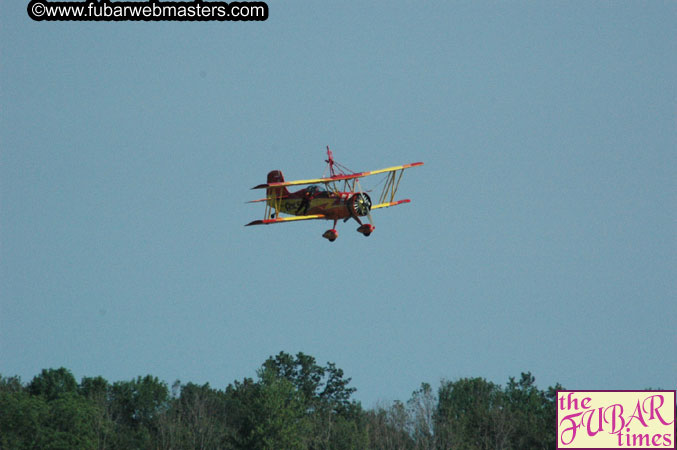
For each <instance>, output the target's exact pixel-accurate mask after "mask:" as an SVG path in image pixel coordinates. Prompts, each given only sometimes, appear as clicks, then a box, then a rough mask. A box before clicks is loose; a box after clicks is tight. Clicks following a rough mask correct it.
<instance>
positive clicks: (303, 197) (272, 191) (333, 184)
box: [245, 147, 423, 242]
mask: <svg viewBox="0 0 677 450" xmlns="http://www.w3.org/2000/svg"><path fill="white" fill-rule="evenodd" d="M327 157H328V159H327V160H326V161H325V162H326V163H327V164H328V167H329V177H326V178H315V179H310V180H296V181H284V177H283V176H282V172H281V171H279V170H273V171H272V172H269V173H268V182H267V183H265V184H259V185H258V186H254V187H253V188H252V189H265V190H266V198H262V199H259V200H252V201H250V202H247V203H257V202H265V203H266V210H265V212H264V218H263V220H254V221H253V222H249V223H248V224H247V225H245V226H249V225H269V224H272V223H282V222H292V221H297V220H313V219H324V220H333V221H334V226H333V227H332V229H330V230H327V231H325V232H324V234H323V235H322V237H324V238H326V239H328V240H329V241H330V242H334V241H335V240H336V238H337V237H338V231H336V222H338V220H340V219H343V221H344V222H347V221H348V220H349V219H351V218H353V219H355V220H356V221H357V223H359V224H360V227H359V228H358V229H357V231H358V232H360V233H362V234H363V235H365V236H369V235H370V234H371V233H372V232H373V231H374V225H373V222H372V218H371V210H373V209H380V208H387V207H389V206H395V205H401V204H402V203H409V202H410V200H409V199H404V200H395V193H396V192H397V188H398V187H399V184H400V180H401V179H402V174H403V173H404V170H405V169H408V168H410V167H416V166H422V165H423V163H422V162H416V163H411V164H405V165H402V166H394V167H388V168H387V169H380V170H372V171H369V172H359V173H354V172H351V173H347V172H350V171H349V170H348V169H346V168H345V167H343V166H341V165H340V164H338V163H337V162H336V161H334V158H333V155H332V153H331V150H329V147H327ZM381 173H382V174H386V177H385V183H384V185H383V190H382V191H381V196H380V198H379V202H378V203H377V204H376V205H372V202H371V198H370V197H369V195H368V194H367V193H366V192H364V191H363V190H362V187H361V186H360V181H359V179H360V178H363V177H366V176H369V175H377V174H381ZM398 174H399V175H398ZM341 183H343V184H342V185H341ZM299 185H309V186H308V187H306V188H304V189H301V190H299V191H296V192H289V191H288V190H287V186H299ZM281 213H283V214H289V215H291V216H292V217H280V214H281ZM364 216H367V217H368V218H369V223H365V224H363V223H362V221H361V220H360V217H364Z"/></svg>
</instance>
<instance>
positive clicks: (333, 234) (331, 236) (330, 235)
mask: <svg viewBox="0 0 677 450" xmlns="http://www.w3.org/2000/svg"><path fill="white" fill-rule="evenodd" d="M322 237H323V238H325V239H327V240H329V242H334V241H335V240H336V238H337V237H338V231H336V230H335V229H333V228H332V229H331V230H327V231H325V232H324V234H323V235H322Z"/></svg>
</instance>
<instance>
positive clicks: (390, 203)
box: [371, 198, 411, 210]
mask: <svg viewBox="0 0 677 450" xmlns="http://www.w3.org/2000/svg"><path fill="white" fill-rule="evenodd" d="M410 201H411V200H409V199H408V198H405V199H404V200H398V201H396V202H387V203H379V204H378V205H374V206H372V207H371V209H372V210H374V209H379V208H388V207H389V206H395V205H401V204H402V203H409V202H410Z"/></svg>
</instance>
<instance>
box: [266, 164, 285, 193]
mask: <svg viewBox="0 0 677 450" xmlns="http://www.w3.org/2000/svg"><path fill="white" fill-rule="evenodd" d="M267 182H268V183H283V182H284V175H282V171H281V170H273V171H271V172H268V180H267ZM271 195H272V196H275V197H286V196H288V195H289V191H288V190H287V188H286V187H285V186H281V187H273V188H268V189H266V196H268V197H270V196H271Z"/></svg>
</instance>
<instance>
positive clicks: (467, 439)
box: [435, 378, 512, 450]
mask: <svg viewBox="0 0 677 450" xmlns="http://www.w3.org/2000/svg"><path fill="white" fill-rule="evenodd" d="M511 426H512V425H511V422H510V418H509V416H508V414H507V412H506V410H505V409H504V395H503V392H502V391H501V389H500V387H499V386H497V385H495V384H494V383H491V382H488V381H486V380H485V379H483V378H463V379H460V380H458V381H455V382H450V381H445V382H443V383H442V385H441V387H440V390H439V403H438V407H437V414H436V417H435V433H436V435H437V437H438V439H439V443H440V446H441V447H442V448H452V447H453V448H458V449H467V450H475V449H487V450H488V449H505V448H508V444H509V443H508V439H509V436H510V433H511Z"/></svg>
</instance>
